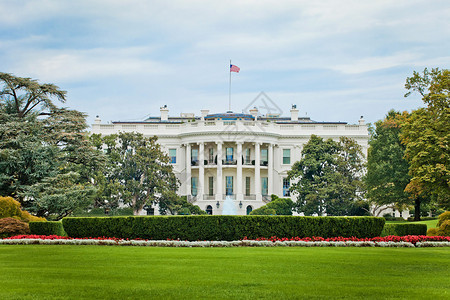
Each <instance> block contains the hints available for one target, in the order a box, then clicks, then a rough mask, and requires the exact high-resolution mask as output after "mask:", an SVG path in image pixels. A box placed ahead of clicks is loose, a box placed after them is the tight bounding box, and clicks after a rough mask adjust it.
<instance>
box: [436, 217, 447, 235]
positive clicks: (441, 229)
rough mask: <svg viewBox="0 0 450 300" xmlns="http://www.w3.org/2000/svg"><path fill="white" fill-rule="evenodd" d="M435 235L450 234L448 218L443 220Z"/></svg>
mask: <svg viewBox="0 0 450 300" xmlns="http://www.w3.org/2000/svg"><path fill="white" fill-rule="evenodd" d="M437 235H440V236H450V220H445V221H444V222H443V223H442V224H441V226H439V228H438V232H437Z"/></svg>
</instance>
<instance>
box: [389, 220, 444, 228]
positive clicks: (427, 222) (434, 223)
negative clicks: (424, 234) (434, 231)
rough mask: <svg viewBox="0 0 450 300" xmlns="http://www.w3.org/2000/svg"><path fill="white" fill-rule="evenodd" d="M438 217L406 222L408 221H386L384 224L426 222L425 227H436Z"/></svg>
mask: <svg viewBox="0 0 450 300" xmlns="http://www.w3.org/2000/svg"><path fill="white" fill-rule="evenodd" d="M437 222H438V219H435V220H427V221H417V222H408V221H386V224H389V223H391V224H398V223H411V224H427V229H430V228H436V225H437Z"/></svg>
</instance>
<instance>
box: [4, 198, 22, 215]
mask: <svg viewBox="0 0 450 300" xmlns="http://www.w3.org/2000/svg"><path fill="white" fill-rule="evenodd" d="M21 213H22V211H21V210H20V203H19V201H16V200H14V199H13V198H12V197H0V219H1V218H10V217H14V216H16V217H20V216H21Z"/></svg>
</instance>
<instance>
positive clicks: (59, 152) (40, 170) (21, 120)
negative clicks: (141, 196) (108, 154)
mask: <svg viewBox="0 0 450 300" xmlns="http://www.w3.org/2000/svg"><path fill="white" fill-rule="evenodd" d="M0 86H1V90H0V193H1V194H3V195H8V196H13V197H15V198H17V199H18V200H19V201H20V202H21V204H22V205H23V207H25V208H26V209H28V210H30V211H34V212H37V213H38V215H40V216H49V217H50V218H59V216H61V215H65V214H67V212H70V211H71V210H72V208H71V207H73V206H74V205H73V204H71V202H73V201H75V200H74V199H76V198H77V199H81V198H80V197H79V195H81V194H82V195H84V196H85V198H83V201H75V202H77V203H78V204H80V205H84V204H83V203H85V200H89V201H90V200H92V199H91V197H88V196H87V195H90V194H92V193H90V192H89V193H87V194H86V193H84V191H85V190H90V187H92V186H91V184H90V182H91V178H92V176H93V174H94V172H95V170H97V169H99V168H101V165H102V163H103V162H104V157H103V155H102V153H101V152H100V151H98V150H96V149H94V148H93V146H92V144H91V143H90V141H89V140H88V138H87V131H86V129H87V124H86V116H85V114H83V113H80V112H78V111H75V110H69V109H66V108H58V107H57V106H56V104H54V103H53V100H52V99H57V100H59V101H61V102H65V95H66V92H65V91H61V90H59V88H58V87H57V86H55V85H53V84H40V83H38V82H37V81H36V80H32V79H30V78H20V77H15V76H13V75H10V74H6V73H0ZM56 187H61V189H60V190H59V192H56V191H55V190H53V191H51V190H52V189H53V188H56ZM62 187H63V188H62ZM62 190H64V191H65V192H64V193H63V192H62ZM77 192H79V195H76V194H77ZM58 193H59V194H61V195H62V194H66V195H67V196H66V197H60V199H61V201H59V205H58V207H59V208H61V211H60V212H58V211H55V210H54V209H52V208H50V205H47V206H43V205H41V204H39V203H42V201H41V200H42V199H41V198H42V197H47V196H46V195H50V194H51V195H53V196H52V197H53V198H54V195H55V194H58ZM70 195H72V196H73V197H72V196H70ZM69 196H70V197H69ZM47 199H49V198H48V197H47ZM63 200H65V202H64V201H63ZM64 205H67V207H65V208H63V207H64ZM75 206H76V205H75ZM61 213H62V214H61Z"/></svg>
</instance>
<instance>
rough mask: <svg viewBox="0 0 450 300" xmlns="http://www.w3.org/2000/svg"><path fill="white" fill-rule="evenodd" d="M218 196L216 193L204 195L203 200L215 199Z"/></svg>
mask: <svg viewBox="0 0 450 300" xmlns="http://www.w3.org/2000/svg"><path fill="white" fill-rule="evenodd" d="M214 199H216V196H214V195H203V200H214Z"/></svg>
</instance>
